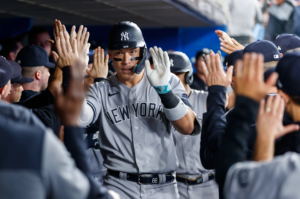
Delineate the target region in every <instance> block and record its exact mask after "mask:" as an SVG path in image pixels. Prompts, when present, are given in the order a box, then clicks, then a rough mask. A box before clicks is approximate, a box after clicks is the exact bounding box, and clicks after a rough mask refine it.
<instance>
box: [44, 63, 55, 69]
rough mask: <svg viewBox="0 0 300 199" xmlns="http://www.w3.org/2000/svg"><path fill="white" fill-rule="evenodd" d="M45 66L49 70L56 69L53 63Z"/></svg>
mask: <svg viewBox="0 0 300 199" xmlns="http://www.w3.org/2000/svg"><path fill="white" fill-rule="evenodd" d="M45 66H46V67H47V68H55V64H53V63H51V62H48V63H47V64H45Z"/></svg>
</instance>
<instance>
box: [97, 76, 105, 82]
mask: <svg viewBox="0 0 300 199" xmlns="http://www.w3.org/2000/svg"><path fill="white" fill-rule="evenodd" d="M103 80H105V78H103V77H97V78H95V79H94V83H96V82H101V81H103Z"/></svg>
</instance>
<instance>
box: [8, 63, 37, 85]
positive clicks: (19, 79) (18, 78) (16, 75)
mask: <svg viewBox="0 0 300 199" xmlns="http://www.w3.org/2000/svg"><path fill="white" fill-rule="evenodd" d="M8 63H9V64H10V67H11V73H12V75H11V83H12V84H14V83H19V84H23V83H30V82H33V79H32V78H29V77H23V76H22V68H21V66H20V65H19V64H18V63H17V62H14V61H11V60H8Z"/></svg>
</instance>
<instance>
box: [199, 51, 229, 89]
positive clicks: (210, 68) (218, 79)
mask: <svg viewBox="0 0 300 199" xmlns="http://www.w3.org/2000/svg"><path fill="white" fill-rule="evenodd" d="M205 58H206V64H205V62H201V67H202V70H203V71H204V76H205V79H206V84H207V86H208V87H210V86H214V85H220V86H225V87H226V88H227V87H228V86H229V84H230V83H231V80H232V70H233V67H232V66H230V67H229V68H228V69H227V72H226V74H225V73H224V70H223V65H222V63H221V59H220V55H219V54H218V53H217V54H215V53H214V52H211V53H210V54H209V55H206V56H205Z"/></svg>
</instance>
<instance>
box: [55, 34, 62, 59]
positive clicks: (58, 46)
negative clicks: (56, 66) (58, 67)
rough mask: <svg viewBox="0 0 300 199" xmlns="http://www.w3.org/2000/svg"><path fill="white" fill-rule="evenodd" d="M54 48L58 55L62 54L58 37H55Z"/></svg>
mask: <svg viewBox="0 0 300 199" xmlns="http://www.w3.org/2000/svg"><path fill="white" fill-rule="evenodd" d="M56 50H57V52H58V54H59V56H63V50H62V46H61V41H60V37H56Z"/></svg>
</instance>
